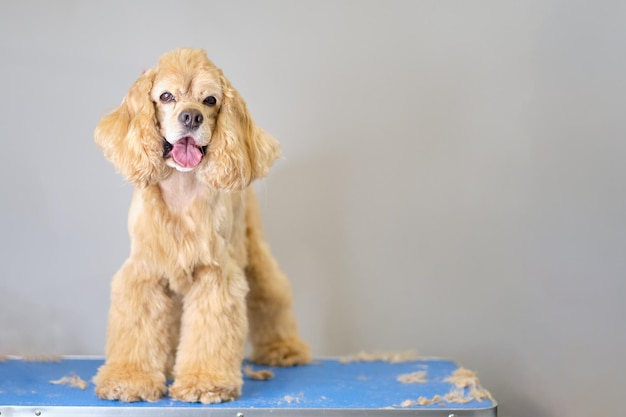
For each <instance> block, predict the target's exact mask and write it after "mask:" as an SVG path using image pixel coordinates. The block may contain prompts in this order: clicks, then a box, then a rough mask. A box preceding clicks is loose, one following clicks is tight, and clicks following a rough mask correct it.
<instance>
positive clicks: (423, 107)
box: [0, 0, 626, 416]
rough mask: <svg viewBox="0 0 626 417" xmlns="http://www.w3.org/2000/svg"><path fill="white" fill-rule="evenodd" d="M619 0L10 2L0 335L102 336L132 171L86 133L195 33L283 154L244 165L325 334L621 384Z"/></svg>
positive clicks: (5, 38)
mask: <svg viewBox="0 0 626 417" xmlns="http://www.w3.org/2000/svg"><path fill="white" fill-rule="evenodd" d="M624 22H626V7H625V6H624V3H623V2H621V3H620V2H608V1H599V2H579V1H576V2H570V1H562V2H554V1H529V2H500V1H473V2H467V1H460V2H448V1H427V2H419V1H380V2H373V1H320V0H316V1H306V2H295V1H249V2H212V1H197V2H195V1H176V2H162V1H143V2H115V1H106V2H104V1H100V2H82V1H59V2H48V1H40V2H29V1H15V2H8V1H2V2H0V132H2V137H1V138H0V142H1V143H2V152H1V160H2V163H0V178H1V185H2V188H1V190H2V205H1V206H0V207H1V208H0V210H1V211H0V250H1V252H0V262H1V271H2V275H1V280H0V353H9V354H33V353H64V354H101V353H103V347H104V343H105V326H106V314H107V309H108V302H109V281H110V278H111V276H112V275H113V274H114V272H115V271H116V270H117V268H118V267H119V266H120V265H121V263H122V262H123V260H124V259H125V257H126V256H127V254H128V250H129V243H128V237H127V232H126V215H127V209H128V205H129V202H130V196H131V193H132V187H131V186H130V185H128V184H126V183H125V182H124V180H123V179H122V178H121V176H119V175H117V174H116V173H115V172H114V169H113V167H112V166H111V165H110V164H109V163H108V162H107V161H105V159H104V157H103V155H102V154H101V152H100V151H99V150H98V149H97V148H96V146H95V145H94V143H93V129H94V127H95V125H96V124H97V122H98V120H99V119H100V117H102V116H103V115H104V114H105V113H106V112H108V111H110V110H111V109H113V108H114V107H115V106H117V104H119V102H120V101H121V99H122V97H123V96H124V95H125V94H126V91H127V89H128V87H129V86H130V85H131V84H132V82H133V81H134V80H135V79H136V78H137V77H138V76H139V74H140V73H141V71H142V70H143V69H146V68H148V67H150V66H152V65H154V64H155V63H156V61H157V59H158V58H159V56H160V55H162V54H163V53H164V52H166V51H169V50H171V49H174V48H176V47H179V46H193V47H201V48H204V49H206V50H207V51H208V54H209V56H210V57H211V58H212V59H213V60H214V61H215V62H216V63H217V65H218V66H220V67H222V68H223V70H224V72H225V73H226V75H227V76H228V77H229V78H230V80H231V81H232V83H233V84H234V85H235V86H236V87H237V88H238V89H239V91H240V92H241V94H242V95H243V97H244V98H246V100H247V102H248V104H249V107H250V109H251V112H252V114H253V116H254V118H255V120H256V122H257V123H258V124H259V125H261V126H262V127H264V128H265V129H266V130H268V131H269V132H271V133H273V134H274V135H275V136H276V137H277V138H278V139H279V140H280V141H281V143H282V145H283V153H284V155H285V158H284V159H283V160H281V161H279V162H278V163H277V164H276V166H275V168H274V170H273V171H272V173H271V175H270V177H269V178H268V179H267V180H264V181H263V182H262V183H260V184H258V185H257V187H258V190H259V192H260V196H261V201H262V206H263V211H264V217H265V225H266V229H267V235H268V239H269V241H270V243H271V245H272V248H273V251H274V254H275V256H276V257H277V258H278V259H279V261H280V262H281V265H282V267H283V269H284V270H285V271H286V272H287V273H288V275H289V276H290V277H291V280H292V285H293V289H294V293H295V297H296V311H297V315H298V317H299V320H300V329H301V331H302V333H303V335H304V337H305V338H306V339H307V340H308V341H309V342H310V343H311V345H312V348H313V351H314V353H315V354H316V355H318V356H328V355H345V354H350V353H355V352H357V351H359V350H374V349H383V350H400V349H408V348H414V349H417V350H418V351H419V352H420V353H422V354H424V355H434V356H444V357H450V358H453V359H455V360H457V361H459V362H460V363H462V364H463V365H465V366H467V367H470V368H472V369H475V370H477V371H478V373H479V376H480V377H481V381H482V382H483V384H484V385H485V386H486V387H487V388H489V389H490V390H491V391H492V392H493V393H494V395H495V396H496V398H497V399H498V400H499V402H500V414H501V415H505V416H557V415H558V416H562V415H567V416H591V415H593V416H608V415H617V414H618V412H619V411H621V407H620V408H618V404H621V396H622V395H623V392H624V389H625V388H626V380H625V377H624V375H626V360H625V359H624V352H625V351H626V325H625V322H626V307H624V294H625V293H626V284H625V281H626V280H625V275H626V256H625V244H626V221H625V213H626V194H625V186H624V180H625V178H626V176H625V175H626V163H625V162H626V141H625V140H624V135H625V134H626V124H625V123H624V117H625V110H626V82H625V76H626V25H625V24H624Z"/></svg>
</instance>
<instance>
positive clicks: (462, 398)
mask: <svg viewBox="0 0 626 417" xmlns="http://www.w3.org/2000/svg"><path fill="white" fill-rule="evenodd" d="M407 375H410V374H407ZM400 376H402V375H400ZM398 380H400V377H398ZM444 381H445V382H448V383H450V384H452V385H454V388H453V389H452V390H451V391H449V392H448V393H446V394H445V395H443V396H441V395H435V396H434V397H433V398H426V397H419V398H418V399H417V400H416V401H414V400H405V401H403V402H402V403H401V404H400V407H413V406H416V405H431V404H437V403H438V404H439V405H443V406H445V405H446V403H447V404H450V403H456V404H467V403H469V402H471V401H474V400H476V401H479V402H480V401H483V400H486V399H489V400H491V401H492V402H493V401H495V400H494V398H493V396H492V395H491V393H490V392H489V391H487V390H486V389H485V388H483V387H481V386H480V381H479V380H478V377H477V376H476V373H475V372H474V371H471V370H469V369H466V368H458V369H456V370H455V371H454V372H453V373H452V375H450V376H449V377H447V378H446V379H444ZM401 382H402V381H401ZM468 389H469V392H467V393H466V390H468Z"/></svg>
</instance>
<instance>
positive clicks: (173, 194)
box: [130, 173, 245, 293]
mask: <svg viewBox="0 0 626 417" xmlns="http://www.w3.org/2000/svg"><path fill="white" fill-rule="evenodd" d="M189 174H191V173H189ZM172 177H173V178H172ZM137 197H138V198H137V199H136V200H137V201H136V202H134V203H133V209H132V210H131V218H130V222H131V235H132V240H133V246H134V250H136V251H137V254H138V255H139V254H141V256H144V257H148V258H149V259H151V261H152V262H151V264H152V265H153V266H154V267H155V271H154V272H155V273H158V274H159V275H161V276H164V277H166V278H167V279H168V280H169V282H170V287H171V288H172V289H173V290H174V291H176V292H181V293H184V292H186V289H188V288H189V287H190V286H191V284H192V283H193V281H194V279H195V277H194V272H195V271H196V269H197V268H198V267H199V266H203V265H220V264H221V263H222V262H223V261H224V259H225V258H226V257H228V256H230V255H229V254H230V253H231V252H233V247H241V244H242V242H243V233H245V232H244V229H243V228H242V227H241V226H243V223H244V222H245V221H244V218H243V217H244V215H243V213H244V210H243V199H242V195H241V193H225V192H220V191H216V190H213V189H211V188H209V187H207V186H205V185H204V184H202V183H199V182H198V181H196V180H195V177H190V176H188V174H184V173H174V174H173V175H172V176H171V177H170V178H168V179H167V180H166V181H164V182H162V183H160V184H159V185H158V186H154V187H152V188H151V189H146V190H143V191H142V192H141V194H140V195H139V196H137ZM236 224H239V227H236Z"/></svg>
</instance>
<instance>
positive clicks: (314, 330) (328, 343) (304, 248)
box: [257, 154, 357, 355]
mask: <svg viewBox="0 0 626 417" xmlns="http://www.w3.org/2000/svg"><path fill="white" fill-rule="evenodd" d="M353 175H354V169H353V167H352V166H351V162H350V158H349V157H348V156H344V155H340V154H321V155H313V156H311V157H309V158H308V159H306V160H298V161H295V162H291V161H290V162H285V161H279V162H278V164H277V166H276V167H275V169H274V170H273V171H272V173H271V174H270V176H269V179H267V180H265V181H264V182H262V183H260V184H259V185H257V191H258V196H259V202H260V206H261V211H262V214H263V220H264V227H265V233H266V236H267V239H268V242H269V244H270V245H271V247H272V251H273V254H274V256H275V257H276V258H277V259H278V262H279V264H280V265H281V268H282V269H283V271H284V272H285V273H286V274H287V275H288V276H289V278H290V280H291V284H292V288H293V292H294V297H295V310H296V314H297V316H298V318H299V328H300V331H301V333H302V335H303V337H304V338H305V340H307V341H308V342H309V343H310V344H311V348H312V350H313V352H314V354H316V355H319V354H324V355H327V354H333V353H343V352H351V351H354V350H356V349H357V346H355V338H354V337H353V336H354V335H353V334H352V333H351V329H352V328H353V326H351V323H353V322H354V321H355V319H356V317H354V316H355V314H356V310H355V309H353V308H351V305H350V300H351V288H350V283H349V281H348V280H347V279H346V278H347V277H348V276H349V275H350V271H349V262H348V261H349V256H348V251H349V247H348V243H347V241H346V236H347V231H346V230H344V229H345V228H346V224H347V222H346V216H348V215H349V213H348V212H347V209H346V206H347V205H346V197H347V195H348V194H349V193H348V189H347V187H348V185H349V184H350V183H351V177H352V176H353Z"/></svg>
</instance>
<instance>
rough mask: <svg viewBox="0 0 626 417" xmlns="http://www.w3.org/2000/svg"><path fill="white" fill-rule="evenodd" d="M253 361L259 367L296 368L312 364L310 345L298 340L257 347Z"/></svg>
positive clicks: (293, 339) (280, 341)
mask: <svg viewBox="0 0 626 417" xmlns="http://www.w3.org/2000/svg"><path fill="white" fill-rule="evenodd" d="M252 361H253V362H255V363H258V364H259V365H269V366H294V365H305V364H308V363H311V351H310V349H309V345H307V344H306V343H304V342H303V341H302V340H300V339H298V338H292V339H286V340H278V341H276V342H272V343H268V344H265V345H260V346H255V348H254V352H253V354H252Z"/></svg>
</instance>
